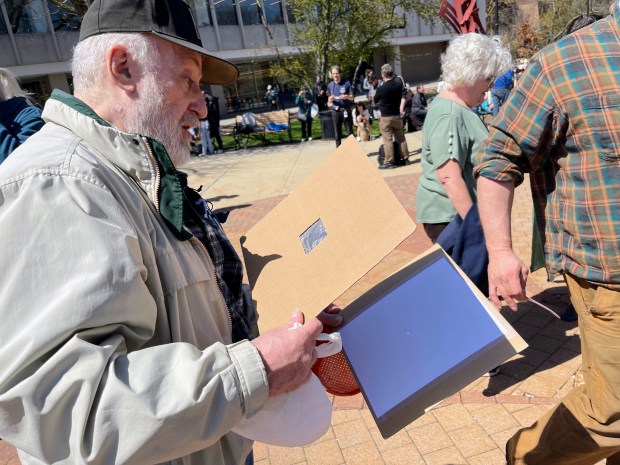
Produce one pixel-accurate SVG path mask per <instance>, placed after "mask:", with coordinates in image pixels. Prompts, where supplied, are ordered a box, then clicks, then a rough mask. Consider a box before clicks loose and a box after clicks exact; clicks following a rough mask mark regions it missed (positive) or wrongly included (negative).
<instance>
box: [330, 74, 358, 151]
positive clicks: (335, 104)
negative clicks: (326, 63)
mask: <svg viewBox="0 0 620 465" xmlns="http://www.w3.org/2000/svg"><path fill="white" fill-rule="evenodd" d="M331 74H332V79H333V80H332V81H331V82H330V83H329V84H328V85H327V96H328V97H327V101H328V102H329V103H331V104H332V107H331V111H332V121H333V123H334V133H335V135H336V147H340V143H341V142H342V125H343V123H346V126H347V132H348V133H349V134H352V133H353V115H352V112H351V102H353V90H352V89H351V83H350V82H349V81H347V80H343V79H342V76H341V74H340V67H339V66H332V68H331Z"/></svg>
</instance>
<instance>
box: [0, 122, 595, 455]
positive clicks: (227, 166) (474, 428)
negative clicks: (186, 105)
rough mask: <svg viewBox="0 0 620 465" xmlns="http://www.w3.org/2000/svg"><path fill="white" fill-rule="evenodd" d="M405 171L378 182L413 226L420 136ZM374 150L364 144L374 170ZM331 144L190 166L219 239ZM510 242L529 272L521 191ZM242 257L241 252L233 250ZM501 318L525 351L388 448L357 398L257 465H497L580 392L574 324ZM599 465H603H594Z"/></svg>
mask: <svg viewBox="0 0 620 465" xmlns="http://www.w3.org/2000/svg"><path fill="white" fill-rule="evenodd" d="M407 140H408V143H409V149H410V151H411V152H412V157H411V160H412V161H413V163H412V164H410V165H409V166H406V167H400V168H398V169H394V170H387V171H382V172H381V173H382V175H383V176H384V177H385V180H386V182H387V184H388V185H389V187H390V188H391V189H392V191H393V192H394V193H395V195H396V196H397V198H398V199H399V200H400V202H401V203H402V204H403V206H404V208H405V209H406V210H407V211H408V212H409V214H410V215H411V216H412V217H414V218H415V190H416V187H417V183H418V178H419V174H420V164H419V160H420V155H419V148H420V143H421V133H420V132H416V133H410V134H407ZM379 144H380V141H379V140H375V141H371V142H365V143H362V147H363V148H364V149H365V150H366V151H367V152H368V154H369V158H370V159H371V160H372V161H373V163H376V156H377V150H378V147H379ZM334 148H335V146H334V143H333V141H320V140H315V141H311V142H306V143H303V144H302V143H299V144H281V145H274V146H268V147H264V148H256V149H249V150H237V151H230V152H226V153H224V154H222V155H213V156H208V157H201V158H193V159H192V161H191V162H190V163H189V165H188V166H187V167H186V171H188V172H189V173H190V183H191V184H192V185H194V186H196V187H197V186H199V185H202V186H203V194H204V195H205V197H207V198H210V199H211V201H212V202H213V205H214V208H215V209H230V210H231V213H230V216H229V219H228V221H227V222H226V224H225V225H224V226H225V229H226V231H227V233H228V234H229V236H230V238H231V240H232V242H233V244H234V245H235V246H236V247H238V245H239V238H240V237H241V236H242V235H243V234H244V233H245V232H246V231H247V230H248V229H249V228H250V227H252V225H254V224H255V223H256V222H257V221H258V220H259V219H261V218H262V217H263V216H264V215H265V214H266V213H268V212H269V211H270V210H271V209H272V208H273V207H274V206H275V205H277V204H278V203H279V202H280V201H281V200H282V199H283V198H284V197H285V196H286V194H288V193H289V192H290V191H291V190H293V189H295V187H296V186H298V185H299V184H300V183H301V182H302V181H303V180H304V179H305V178H306V177H307V176H308V174H310V173H311V172H312V171H313V170H314V169H315V168H316V167H317V166H318V165H319V164H320V163H321V162H322V161H323V160H324V159H325V158H326V157H327V156H329V154H330V153H331V152H332V151H333V150H334ZM513 213H514V215H513V216H514V221H513V230H514V231H513V237H514V243H515V247H516V250H517V251H518V252H519V254H520V256H521V257H522V258H524V260H525V261H526V262H528V261H529V256H530V238H531V214H532V213H531V198H530V194H529V188H528V187H527V183H525V185H524V186H522V187H519V188H518V189H517V190H516V195H515V206H514V212H513ZM429 246H430V242H429V241H428V239H427V238H426V236H425V234H424V231H423V230H422V228H421V227H418V228H417V230H416V231H415V233H414V234H412V235H411V236H410V237H409V238H407V239H406V240H405V241H404V242H403V243H402V244H401V245H400V246H399V247H397V249H396V250H395V251H394V252H393V253H391V254H390V255H389V256H388V257H386V259H385V260H383V262H381V263H380V264H379V265H377V267H375V268H374V269H373V270H371V272H370V273H368V275H367V276H366V277H364V278H363V279H362V280H361V281H360V282H358V283H357V284H356V285H355V286H354V287H353V288H352V289H351V290H350V291H348V292H347V293H346V294H345V295H343V296H342V297H341V298H340V299H338V302H337V303H339V304H341V305H346V303H347V302H350V301H351V300H353V299H354V298H355V297H356V296H357V295H359V294H360V293H361V292H363V291H364V290H365V289H367V288H369V287H370V286H372V285H373V284H374V283H376V282H378V281H380V280H381V279H382V278H383V277H384V276H386V275H388V274H390V273H391V271H392V270H393V269H394V268H395V267H397V266H399V265H401V264H404V263H406V262H408V261H409V260H411V258H413V257H414V256H416V255H417V254H419V253H420V252H422V251H424V250H426V249H427V248H428V247H429ZM238 249H239V247H238ZM528 292H529V296H530V297H533V298H534V299H536V300H539V301H541V302H544V303H545V304H547V305H548V306H550V307H552V308H554V309H556V310H560V309H562V308H564V306H565V305H567V303H568V297H567V295H566V289H565V286H564V284H563V283H559V284H549V283H547V282H546V279H545V276H544V274H543V273H542V272H541V271H538V272H536V273H534V274H533V275H532V276H531V279H530V280H529V283H528ZM502 314H503V315H504V317H505V318H506V319H507V320H508V321H509V322H511V323H512V324H513V326H514V328H515V329H516V330H517V331H518V332H519V334H521V336H522V337H523V338H524V339H525V340H526V341H527V342H528V344H529V347H528V348H527V349H526V350H525V351H524V352H522V353H521V354H518V355H517V356H515V357H513V358H512V359H511V360H509V361H507V362H506V363H505V364H503V365H502V369H501V373H500V374H499V375H498V376H496V377H493V378H485V377H483V378H480V379H478V380H476V381H475V382H473V383H472V384H471V385H469V386H467V387H466V388H464V389H463V390H461V391H460V392H458V393H456V394H455V395H453V396H452V397H450V398H448V399H446V400H444V401H443V402H441V403H440V404H438V405H437V406H435V407H434V408H433V409H432V410H430V411H429V412H428V413H426V414H425V415H424V416H422V417H421V418H419V419H418V420H416V421H414V422H413V423H411V424H410V425H409V426H407V427H406V428H405V429H403V430H402V431H401V432H399V433H398V434H396V435H394V436H393V437H391V438H390V439H388V440H384V439H382V438H381V435H380V434H379V432H378V429H377V428H376V426H375V425H374V422H373V419H372V416H371V414H370V411H369V410H368V409H367V407H366V406H365V404H364V400H363V398H362V397H361V395H357V396H352V397H337V398H334V399H333V417H332V427H331V428H330V429H329V431H328V432H327V433H326V434H325V436H324V437H322V438H321V439H320V440H318V441H317V442H316V443H314V444H312V445H310V446H307V447H303V448H301V447H299V448H282V447H274V446H267V445H264V444H260V443H258V444H256V446H255V449H254V453H255V461H256V464H257V465H293V464H299V465H301V464H307V465H341V464H347V465H363V464H369V465H380V464H389V465H391V464H394V465H396V464H404V465H418V464H419V465H465V464H469V465H502V464H504V454H503V450H504V446H505V443H506V440H507V439H508V438H509V437H510V436H511V435H512V434H513V433H514V432H515V431H516V430H517V429H519V428H520V427H522V426H526V425H529V424H531V423H532V422H533V421H534V420H536V419H537V418H538V417H540V416H541V415H542V414H543V413H544V412H545V411H547V410H548V409H549V408H551V407H552V406H553V405H554V404H556V403H557V402H558V399H560V398H562V397H563V396H564V395H566V393H567V392H568V391H570V390H571V389H572V388H573V387H574V386H575V385H576V384H578V383H580V382H581V376H580V372H579V368H580V365H581V356H580V349H579V334H578V329H577V325H576V323H566V322H562V321H560V320H556V319H554V318H553V317H552V316H551V315H550V314H548V313H547V312H545V311H544V310H542V309H539V308H538V307H535V306H533V304H529V303H523V304H520V309H519V311H518V312H512V311H510V310H502ZM601 463H603V462H601ZM9 464H10V465H18V464H19V461H18V459H17V458H16V455H15V452H14V449H13V448H12V447H10V446H9V445H8V444H6V443H3V442H2V441H0V465H9Z"/></svg>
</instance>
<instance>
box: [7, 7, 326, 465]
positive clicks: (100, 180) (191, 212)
mask: <svg viewBox="0 0 620 465" xmlns="http://www.w3.org/2000/svg"><path fill="white" fill-rule="evenodd" d="M145 31H148V32H145ZM72 71H73V83H74V95H69V94H67V93H64V92H62V91H59V90H55V91H54V92H53V93H52V96H51V97H50V99H49V100H48V101H47V102H46V104H45V108H44V111H43V118H44V119H45V120H46V125H45V127H44V129H43V130H41V131H39V132H37V133H36V134H34V135H32V136H31V137H30V138H29V139H28V140H27V141H26V142H25V143H23V144H22V145H21V146H20V147H18V148H17V149H16V150H15V151H14V152H13V154H11V156H10V157H9V158H8V159H7V160H6V161H5V162H4V163H3V164H2V165H0V198H2V208H0V236H1V237H2V239H3V244H2V245H3V246H2V248H0V260H1V261H2V263H3V264H5V265H6V266H3V267H1V268H0V295H1V296H2V305H0V320H1V321H2V325H0V341H2V350H0V437H2V438H3V439H4V440H6V441H7V442H9V443H11V444H13V445H15V446H16V448H17V450H18V454H19V457H20V461H21V463H22V464H23V465H34V464H43V463H66V464H78V463H80V464H81V463H99V464H122V463H125V464H126V463H135V464H144V465H154V464H162V463H166V464H170V465H182V464H186V465H187V464H201V465H221V464H230V465H242V464H245V463H246V460H248V457H250V460H251V449H252V444H253V443H252V441H251V440H248V439H245V438H244V437H242V436H240V435H238V434H236V433H235V432H233V429H234V428H235V427H236V425H238V424H239V422H240V421H242V419H243V418H246V417H252V416H253V415H254V414H255V413H257V412H258V411H260V410H261V408H262V407H263V406H264V405H265V403H266V402H267V400H268V399H269V398H270V397H274V396H277V395H278V394H281V393H285V392H289V391H291V390H295V389H296V388H298V387H299V386H301V385H302V384H304V383H305V382H306V380H307V379H308V377H309V376H310V373H311V367H312V365H313V363H314V361H315V357H316V352H315V345H316V341H315V340H316V337H317V336H318V335H319V334H320V332H321V330H322V327H323V324H322V322H321V321H319V320H318V319H316V318H311V317H305V318H304V315H303V314H302V313H300V312H298V311H297V312H295V313H294V314H293V315H292V316H291V319H290V320H289V322H288V323H287V324H284V325H282V326H280V327H277V328H275V329H274V330H272V331H268V332H266V333H264V334H262V335H260V336H259V335H257V334H256V331H254V330H253V327H254V323H255V318H252V314H251V310H253V307H252V306H251V305H250V304H249V303H248V305H245V304H244V302H248V299H244V294H243V290H242V279H243V273H242V265H241V261H240V259H239V257H238V256H237V254H236V253H235V251H234V248H233V247H232V245H231V244H230V242H229V241H228V239H227V238H226V235H225V234H224V231H223V229H222V227H221V225H220V224H219V222H218V221H217V217H216V216H215V214H214V213H213V212H212V211H211V210H210V209H209V208H208V205H207V202H206V201H205V200H204V199H202V197H201V196H200V195H199V194H198V192H196V191H194V190H192V189H191V188H189V187H188V186H187V175H186V174H184V173H182V172H180V171H179V170H178V169H177V168H179V167H180V166H181V165H183V164H184V163H185V162H186V161H188V159H189V158H190V154H189V144H190V139H191V136H190V134H189V131H188V129H189V128H192V127H197V126H198V120H199V118H204V117H205V116H206V113H207V108H206V104H205V100H204V98H203V95H202V92H201V89H200V82H201V81H202V82H203V83H204V84H214V85H224V84H227V83H231V82H233V81H234V80H235V79H237V77H238V70H237V68H236V67H235V66H234V65H233V64H232V63H229V62H227V61H225V60H222V59H220V58H217V57H215V56H214V55H212V54H211V53H210V52H208V51H207V50H206V49H205V48H204V47H203V45H202V42H201V39H200V36H199V35H198V28H197V27H196V24H195V23H194V19H193V16H192V12H191V10H190V7H189V5H187V3H185V1H183V0H143V1H141V2H139V3H136V2H135V1H132V0H94V1H93V2H92V4H91V5H90V7H89V8H88V10H87V12H86V14H85V15H84V17H83V20H82V24H81V29H80V38H79V42H78V44H77V45H76V47H75V49H74V54H73V59H72ZM283 285H285V283H283ZM249 301H250V302H251V299H249ZM332 310H333V307H330V309H329V310H328V312H331V311H332ZM325 315H329V319H330V320H331V321H332V322H333V318H336V317H338V315H334V314H331V313H325ZM325 321H327V320H325ZM297 324H299V325H301V326H300V327H298V328H297V329H296V330H295V331H290V327H291V326H293V325H297ZM302 324H303V325H302Z"/></svg>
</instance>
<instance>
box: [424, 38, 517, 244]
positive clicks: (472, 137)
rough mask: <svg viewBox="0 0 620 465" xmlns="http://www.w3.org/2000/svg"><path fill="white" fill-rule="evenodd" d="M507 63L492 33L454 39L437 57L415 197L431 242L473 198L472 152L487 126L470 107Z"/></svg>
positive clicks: (504, 51) (507, 54)
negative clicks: (435, 89) (437, 86)
mask: <svg viewBox="0 0 620 465" xmlns="http://www.w3.org/2000/svg"><path fill="white" fill-rule="evenodd" d="M510 64H511V57H510V52H509V51H508V49H507V48H505V47H504V46H502V45H501V43H500V42H499V40H498V39H497V38H492V37H488V36H485V35H482V34H477V33H470V34H464V35H461V36H458V37H456V38H454V39H453V40H452V41H451V42H450V44H449V45H448V48H447V50H446V52H445V53H444V54H443V55H442V56H441V72H442V76H443V79H444V82H445V86H444V89H443V90H442V92H441V93H440V94H439V95H438V96H437V97H436V98H435V99H434V100H433V103H432V105H430V106H429V109H428V113H427V115H426V119H425V122H424V128H423V134H422V176H421V177H420V183H419V186H418V190H417V196H416V210H417V221H418V223H422V225H423V226H424V231H425V232H426V234H427V236H428V237H429V238H430V239H431V241H433V242H436V240H437V238H438V236H439V234H440V233H441V232H442V231H443V229H444V228H445V227H446V226H447V225H448V223H450V221H452V219H453V218H454V217H455V216H456V215H457V214H458V215H459V216H460V217H461V219H464V218H465V216H466V215H467V212H468V211H469V209H470V208H471V207H472V205H473V204H474V203H475V201H476V189H475V187H476V184H475V181H474V176H473V165H472V154H473V153H475V152H476V150H477V148H478V145H479V144H480V142H482V140H483V139H484V138H485V137H486V136H487V134H488V131H487V128H486V127H485V125H484V124H483V122H482V121H481V120H480V118H479V117H478V115H476V113H474V112H473V111H472V108H473V107H476V106H477V105H480V104H481V103H482V102H483V101H484V98H485V93H486V92H487V91H488V90H489V88H491V87H492V86H493V83H494V81H495V78H496V76H499V75H501V74H502V73H503V72H505V71H506V70H507V69H508V68H509V67H510Z"/></svg>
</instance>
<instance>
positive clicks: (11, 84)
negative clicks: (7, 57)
mask: <svg viewBox="0 0 620 465" xmlns="http://www.w3.org/2000/svg"><path fill="white" fill-rule="evenodd" d="M27 95H28V92H26V91H25V90H23V89H22V88H21V87H20V85H19V81H18V80H17V77H15V75H14V74H13V73H12V72H11V71H9V70H8V69H6V68H0V102H4V101H5V100H9V99H12V98H13V97H25V96H27Z"/></svg>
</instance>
